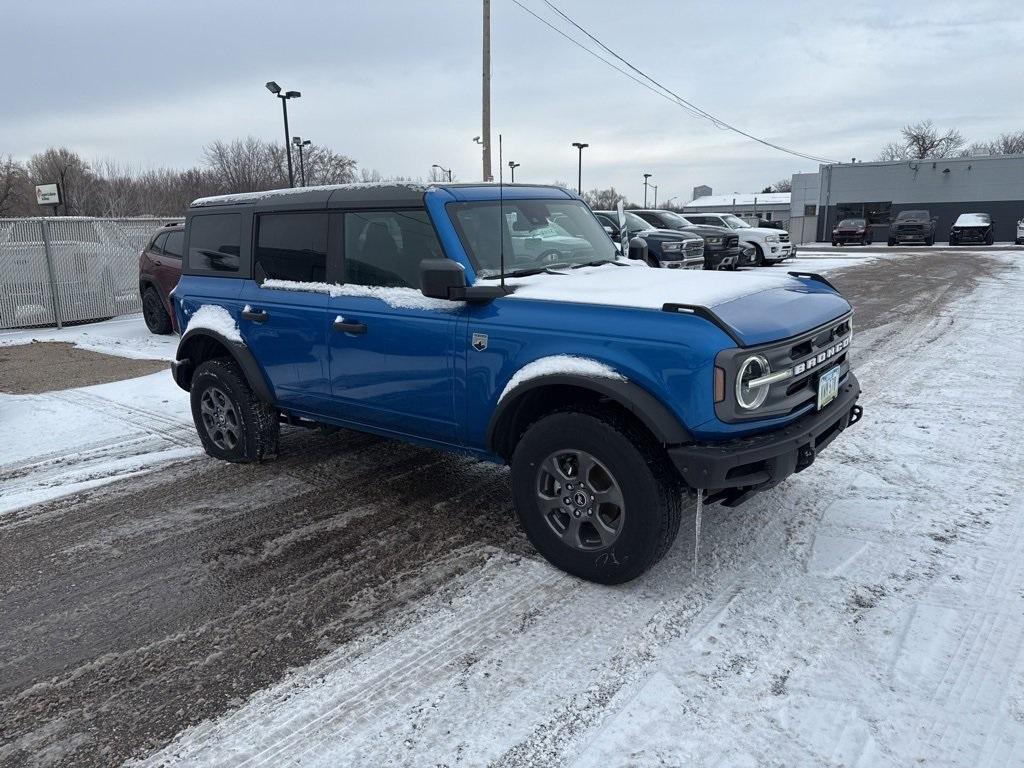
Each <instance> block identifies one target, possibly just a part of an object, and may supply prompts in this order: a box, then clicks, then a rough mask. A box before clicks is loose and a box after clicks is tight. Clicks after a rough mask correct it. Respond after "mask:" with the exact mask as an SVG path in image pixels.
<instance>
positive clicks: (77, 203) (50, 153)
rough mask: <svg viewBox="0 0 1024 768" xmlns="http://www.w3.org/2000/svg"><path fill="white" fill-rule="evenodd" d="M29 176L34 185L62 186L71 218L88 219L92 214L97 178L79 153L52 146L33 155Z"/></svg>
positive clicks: (65, 205) (67, 211)
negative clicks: (86, 216) (87, 216)
mask: <svg viewBox="0 0 1024 768" xmlns="http://www.w3.org/2000/svg"><path fill="white" fill-rule="evenodd" d="M28 173H29V177H30V179H31V181H32V183H33V184H53V183H59V184H60V186H61V194H62V195H63V198H64V199H63V204H64V211H65V213H67V214H68V215H71V216H75V215H81V216H85V215H88V213H89V212H90V210H89V209H90V207H91V205H92V200H91V197H92V193H93V186H94V182H95V177H94V176H93V174H92V169H91V168H90V167H89V164H88V163H87V162H86V161H85V160H83V159H82V158H81V156H79V154H78V153H77V152H73V151H72V150H70V149H68V148H67V147H56V148H54V147H51V148H50V149H47V150H46V151H45V152H40V153H38V154H35V155H32V157H31V158H30V159H29V161H28Z"/></svg>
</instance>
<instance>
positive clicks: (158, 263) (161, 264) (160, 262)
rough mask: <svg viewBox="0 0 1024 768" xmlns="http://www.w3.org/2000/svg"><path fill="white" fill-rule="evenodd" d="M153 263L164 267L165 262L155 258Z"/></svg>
mask: <svg viewBox="0 0 1024 768" xmlns="http://www.w3.org/2000/svg"><path fill="white" fill-rule="evenodd" d="M153 264H154V265H155V266H158V267H162V266H163V265H164V263H163V262H162V261H160V259H153Z"/></svg>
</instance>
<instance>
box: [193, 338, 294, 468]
mask: <svg viewBox="0 0 1024 768" xmlns="http://www.w3.org/2000/svg"><path fill="white" fill-rule="evenodd" d="M191 400H192V419H193V420H194V421H195V424H196V431H198V432H199V439H200V440H201V441H202V443H203V448H204V449H205V450H206V452H207V453H208V454H210V455H211V456H213V457H214V458H215V459H223V460H224V461H233V462H237V463H240V464H248V463H251V462H259V461H263V460H264V459H271V458H274V457H275V456H277V438H278V432H279V427H278V421H277V411H275V410H274V409H273V408H272V407H271V406H269V405H267V404H266V403H264V402H261V401H260V400H259V398H257V397H256V395H255V394H254V393H253V391H252V388H251V387H250V386H249V382H248V381H246V379H245V374H244V373H242V369H241V368H239V366H238V363H236V362H235V361H234V360H231V359H230V358H226V357H218V358H215V359H213V360H207V361H206V362H205V363H202V364H201V365H200V366H199V367H198V368H197V369H196V372H195V374H193V376H192V386H191Z"/></svg>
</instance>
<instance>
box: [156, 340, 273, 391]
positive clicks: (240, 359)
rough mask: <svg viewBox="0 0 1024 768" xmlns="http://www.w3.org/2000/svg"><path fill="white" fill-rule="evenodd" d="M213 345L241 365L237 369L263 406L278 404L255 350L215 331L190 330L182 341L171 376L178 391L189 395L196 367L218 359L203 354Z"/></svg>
mask: <svg viewBox="0 0 1024 768" xmlns="http://www.w3.org/2000/svg"><path fill="white" fill-rule="evenodd" d="M211 344H213V345H216V347H222V348H223V349H225V350H226V351H227V353H228V354H229V355H230V356H231V358H232V359H233V360H234V361H235V362H236V363H238V367H239V368H241V369H242V373H244V374H245V378H246V380H247V381H248V382H249V386H250V387H252V391H253V393H254V394H255V395H256V397H258V398H259V399H260V400H261V401H262V402H264V403H268V404H269V405H274V403H275V402H276V398H275V397H274V392H273V390H272V389H271V388H270V384H269V382H268V381H267V378H266V376H264V375H263V371H262V370H261V369H260V367H259V365H258V364H257V362H256V358H255V357H254V356H253V354H252V350H250V349H249V347H247V346H246V345H245V344H243V343H242V342H238V341H235V340H233V339H229V338H227V337H226V336H224V335H223V334H220V333H218V332H217V331H215V330H213V329H212V328H192V329H190V330H187V331H185V334H184V335H183V336H182V337H181V341H179V342H178V352H177V354H176V355H175V357H177V360H175V361H174V362H173V363H172V364H171V375H172V376H174V382H175V383H176V384H177V385H178V386H179V387H181V388H182V389H184V390H185V391H189V390H190V389H191V385H192V374H193V373H194V372H195V369H196V367H197V366H198V365H199V364H200V363H202V362H204V361H206V360H208V359H210V358H211V357H214V356H217V357H219V355H210V354H201V353H203V352H207V351H209V350H210V349H211V347H210V345H211ZM197 353H199V356H197Z"/></svg>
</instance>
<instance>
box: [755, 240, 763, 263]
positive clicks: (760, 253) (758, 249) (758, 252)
mask: <svg viewBox="0 0 1024 768" xmlns="http://www.w3.org/2000/svg"><path fill="white" fill-rule="evenodd" d="M754 264H755V265H756V266H758V267H763V266H764V265H765V260H764V251H763V250H762V249H761V246H760V245H758V244H757V243H754Z"/></svg>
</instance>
